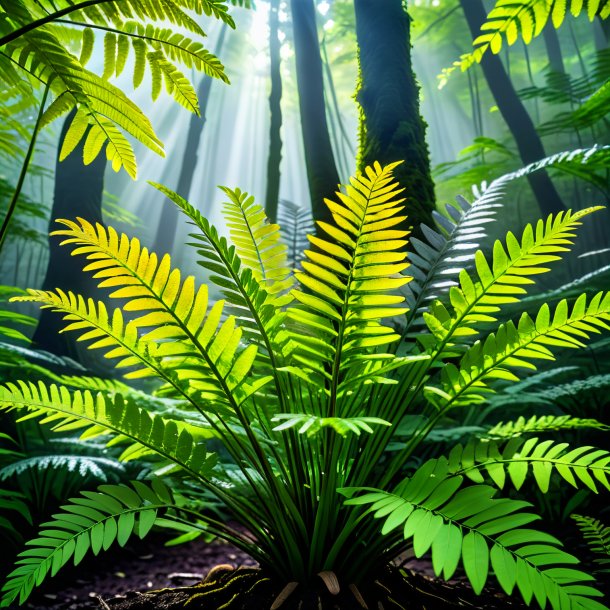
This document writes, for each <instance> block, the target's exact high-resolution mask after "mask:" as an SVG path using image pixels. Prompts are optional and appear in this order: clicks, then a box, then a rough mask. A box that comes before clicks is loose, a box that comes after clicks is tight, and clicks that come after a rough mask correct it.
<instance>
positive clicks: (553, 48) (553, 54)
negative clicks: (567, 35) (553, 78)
mask: <svg viewBox="0 0 610 610" xmlns="http://www.w3.org/2000/svg"><path fill="white" fill-rule="evenodd" d="M542 37H543V38H544V44H545V46H546V53H547V55H548V58H549V64H550V66H551V70H553V72H559V73H561V74H565V71H566V69H565V66H564V65H563V55H562V53H561V45H560V44H559V36H558V35H557V30H556V29H555V28H554V27H553V24H551V23H549V24H547V25H546V27H545V28H544V29H543V30H542Z"/></svg>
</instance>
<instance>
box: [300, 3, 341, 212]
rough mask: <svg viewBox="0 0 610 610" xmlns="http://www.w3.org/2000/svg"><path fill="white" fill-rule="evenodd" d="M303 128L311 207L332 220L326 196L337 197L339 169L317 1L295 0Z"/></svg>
mask: <svg viewBox="0 0 610 610" xmlns="http://www.w3.org/2000/svg"><path fill="white" fill-rule="evenodd" d="M291 11H292V27H293V32H294V54H295V63H296V73H297V88H298V91H299V109H300V113H301V131H302V133H303V149H304V152H305V166H306V168H307V181H308V183H309V194H310V197H311V210H312V214H313V217H314V218H315V219H316V220H325V221H327V222H328V221H330V220H331V214H330V211H329V210H328V208H327V207H326V205H325V204H324V198H326V197H328V198H334V194H335V191H336V190H337V187H338V185H339V181H340V180H339V172H338V171H337V166H336V163H335V157H334V154H333V149H332V146H331V143H330V135H329V133H328V123H327V121H326V106H325V103H324V80H323V77H322V59H321V57H320V46H319V43H318V31H317V27H316V14H315V6H314V2H313V0H291Z"/></svg>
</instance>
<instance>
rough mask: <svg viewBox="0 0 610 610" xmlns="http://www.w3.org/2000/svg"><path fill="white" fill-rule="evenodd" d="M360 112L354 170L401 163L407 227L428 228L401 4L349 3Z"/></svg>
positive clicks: (424, 158) (425, 164) (428, 201)
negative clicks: (355, 45) (424, 225)
mask: <svg viewBox="0 0 610 610" xmlns="http://www.w3.org/2000/svg"><path fill="white" fill-rule="evenodd" d="M354 8H355V11H356V36H357V40H358V47H359V60H360V70H361V73H360V74H361V76H360V83H359V88H358V92H357V95H356V99H357V101H358V103H359V104H360V107H361V109H362V113H361V121H362V124H361V127H360V134H361V138H360V154H359V158H358V166H359V169H360V170H362V169H364V167H366V166H367V165H371V164H372V163H373V162H374V161H379V163H381V164H382V165H385V164H387V163H390V162H393V161H399V160H404V161H405V163H403V164H402V165H400V166H399V167H398V168H397V169H396V171H395V175H396V178H397V179H398V181H399V182H400V183H401V185H402V186H403V187H404V188H405V197H406V198H407V203H406V205H407V209H406V212H407V214H408V217H409V218H408V222H409V224H413V225H414V226H415V227H416V228H417V227H419V225H420V223H422V222H425V223H428V224H430V223H431V222H432V211H433V210H434V208H435V205H434V183H433V181H432V177H431V175H430V159H429V153H428V145H427V143H426V124H425V122H424V120H423V119H422V117H421V115H420V112H419V85H418V84H417V82H416V79H415V75H414V74H413V66H412V63H411V41H410V30H411V18H410V17H409V15H408V13H407V12H406V10H405V9H404V7H403V3H402V0H385V2H383V3H380V2H379V1H378V0H354Z"/></svg>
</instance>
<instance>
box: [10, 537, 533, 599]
mask: <svg viewBox="0 0 610 610" xmlns="http://www.w3.org/2000/svg"><path fill="white" fill-rule="evenodd" d="M163 541H164V538H162V537H160V536H155V535H151V536H149V537H147V538H146V539H145V540H143V541H140V540H138V541H136V540H131V541H130V542H129V544H128V545H127V548H124V549H116V550H115V551H114V552H112V551H110V552H108V553H103V554H101V555H100V556H99V557H88V558H87V559H85V560H83V562H82V563H81V564H80V565H79V566H77V567H70V568H65V569H64V570H62V571H61V572H60V573H59V574H58V575H57V576H56V577H55V578H49V579H48V580H47V581H45V583H44V585H43V586H42V587H40V588H39V589H38V590H35V592H34V593H33V594H32V596H31V597H30V599H29V600H28V602H27V603H26V604H25V605H24V606H23V607H22V608H26V609H27V610H43V609H44V610H112V608H115V607H116V606H117V605H123V603H124V602H128V601H129V600H130V599H135V598H137V597H138V596H139V593H138V592H150V591H154V590H155V589H161V588H165V587H186V586H190V585H194V584H196V583H198V582H200V581H201V580H202V579H203V578H204V577H205V576H206V575H207V573H208V572H209V570H210V569H211V568H213V567H215V566H217V565H219V564H230V565H232V566H234V567H252V566H254V565H255V562H254V561H253V560H252V559H251V558H250V557H248V556H247V555H245V554H244V553H243V552H242V551H240V550H239V549H236V548H235V547H233V546H231V545H228V544H224V543H222V542H218V541H215V542H211V543H207V542H205V541H204V540H199V541H193V542H189V543H186V544H183V545H180V546H173V547H166V546H164V545H163ZM403 561H404V558H403ZM404 567H405V568H407V569H408V570H410V571H412V572H413V576H414V579H415V581H416V582H417V586H418V588H425V589H427V590H429V591H430V595H432V596H434V597H435V598H437V600H438V601H437V602H435V603H434V605H430V606H429V608H430V609H431V610H432V609H437V608H438V609H442V608H444V607H445V605H444V604H443V602H442V601H441V600H443V599H444V600H447V601H448V602H450V606H447V607H452V608H455V607H464V608H475V609H485V610H504V609H507V610H508V609H512V610H521V609H524V608H525V605H523V604H522V603H521V602H520V600H519V599H517V598H511V599H510V600H509V599H507V598H506V597H505V596H504V595H503V594H502V593H501V592H499V591H498V590H497V589H494V588H493V587H487V588H486V589H485V590H484V591H483V594H482V595H481V596H480V597H477V596H474V594H473V593H472V590H471V589H470V587H469V586H468V585H467V584H466V583H465V577H464V576H458V577H457V578H455V579H453V580H452V581H451V582H450V583H449V584H447V583H441V582H439V581H437V580H436V579H434V575H433V572H432V567H431V565H430V564H429V562H426V561H423V560H415V559H410V560H406V561H404ZM154 607H155V606H153V608H154ZM206 610H208V609H207V608H206ZM209 610H216V609H214V608H210V609H209ZM252 610H268V608H254V607H252Z"/></svg>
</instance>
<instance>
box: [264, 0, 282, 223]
mask: <svg viewBox="0 0 610 610" xmlns="http://www.w3.org/2000/svg"><path fill="white" fill-rule="evenodd" d="M279 8H280V0H271V3H270V8H269V66H270V68H269V70H270V73H271V92H270V93H269V112H270V115H271V123H270V125H269V156H268V158H267V193H266V195H265V211H266V212H267V216H268V218H269V220H270V221H271V222H276V221H277V207H278V201H279V198H280V178H281V174H280V163H281V161H282V135H281V128H282V104H281V102H282V74H281V72H280V65H281V64H280V61H281V57H280V47H281V44H280V39H279V37H278V34H279V15H278V12H279Z"/></svg>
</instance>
